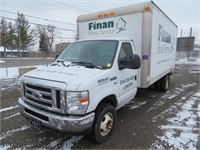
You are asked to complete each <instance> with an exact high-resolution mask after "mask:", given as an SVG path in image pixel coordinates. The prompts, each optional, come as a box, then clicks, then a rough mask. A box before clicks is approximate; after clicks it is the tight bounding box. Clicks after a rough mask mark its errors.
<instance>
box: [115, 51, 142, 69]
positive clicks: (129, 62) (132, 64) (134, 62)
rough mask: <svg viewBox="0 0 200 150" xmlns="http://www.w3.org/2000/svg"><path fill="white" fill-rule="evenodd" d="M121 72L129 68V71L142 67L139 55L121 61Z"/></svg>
mask: <svg viewBox="0 0 200 150" xmlns="http://www.w3.org/2000/svg"><path fill="white" fill-rule="evenodd" d="M118 65H119V70H122V69H125V68H128V69H139V68H140V66H141V61H140V57H139V55H137V54H134V55H133V56H132V57H131V58H130V59H120V60H119V63H118Z"/></svg>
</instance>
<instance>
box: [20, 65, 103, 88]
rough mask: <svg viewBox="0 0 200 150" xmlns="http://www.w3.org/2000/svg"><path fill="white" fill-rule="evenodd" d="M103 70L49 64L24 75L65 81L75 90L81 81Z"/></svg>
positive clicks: (68, 86)
mask: <svg viewBox="0 0 200 150" xmlns="http://www.w3.org/2000/svg"><path fill="white" fill-rule="evenodd" d="M101 72H103V70H100V69H91V68H85V67H82V66H70V67H55V66H48V67H44V68H41V69H36V70H33V71H31V72H28V73H26V74H25V75H24V76H25V77H32V78H37V79H41V80H50V81H57V82H64V83H66V84H67V89H68V90H72V91H75V90H77V88H78V86H79V85H80V84H81V83H83V82H84V81H86V80H88V79H90V78H92V77H94V76H95V75H97V74H99V73H101ZM38 82H40V81H38ZM50 86H53V85H50Z"/></svg>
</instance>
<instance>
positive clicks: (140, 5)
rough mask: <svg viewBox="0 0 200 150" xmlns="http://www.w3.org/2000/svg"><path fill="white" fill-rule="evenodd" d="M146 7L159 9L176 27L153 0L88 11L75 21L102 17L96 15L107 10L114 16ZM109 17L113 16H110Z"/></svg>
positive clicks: (134, 12) (141, 10)
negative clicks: (92, 11) (88, 12)
mask: <svg viewBox="0 0 200 150" xmlns="http://www.w3.org/2000/svg"><path fill="white" fill-rule="evenodd" d="M146 7H151V8H155V9H156V10H157V11H159V12H160V13H161V14H162V15H163V16H165V17H166V18H167V19H168V20H170V21H171V22H172V23H173V24H174V25H175V26H176V27H177V25H176V24H175V23H174V22H173V21H172V20H171V19H170V18H169V17H168V16H167V15H166V14H165V13H164V12H163V11H162V10H161V9H160V8H159V7H158V6H157V5H156V4H155V3H154V2H153V1H147V2H142V3H137V4H133V5H128V6H123V7H118V8H113V9H108V10H104V11H99V12H94V13H90V14H85V15H80V16H79V17H78V18H77V23H81V22H87V21H93V20H98V19H102V18H98V17H97V16H98V15H99V14H104V13H108V12H109V13H111V12H114V13H115V15H114V16H115V17H117V16H122V15H127V14H136V13H142V12H144V9H145V8H146ZM110 17H113V16H110ZM106 18H109V16H107V17H106Z"/></svg>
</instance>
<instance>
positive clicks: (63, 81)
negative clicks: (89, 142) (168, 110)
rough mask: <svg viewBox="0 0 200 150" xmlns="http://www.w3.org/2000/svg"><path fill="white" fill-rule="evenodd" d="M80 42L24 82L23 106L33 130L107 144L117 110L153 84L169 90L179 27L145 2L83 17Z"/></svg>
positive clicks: (23, 77) (31, 73)
mask: <svg viewBox="0 0 200 150" xmlns="http://www.w3.org/2000/svg"><path fill="white" fill-rule="evenodd" d="M77 24H78V37H79V39H80V40H79V41H76V42H73V43H71V44H70V45H69V46H68V47H67V48H66V49H65V50H64V51H63V52H62V53H61V54H60V55H59V56H58V58H57V59H56V60H55V62H54V63H52V64H50V65H49V66H47V67H45V68H41V69H36V70H33V71H31V72H28V73H26V74H25V75H24V76H22V78H21V93H22V97H21V98H19V100H18V102H19V106H20V108H21V114H22V115H23V116H24V117H26V118H27V119H28V120H29V121H30V122H31V124H32V125H34V126H37V127H45V128H50V129H53V130H59V131H61V132H67V133H70V134H82V133H85V132H89V131H91V133H92V137H93V139H95V140H96V141H97V142H98V143H103V142H105V141H106V140H107V139H108V138H109V137H110V136H111V134H112V131H113V128H114V125H115V124H116V110H117V109H119V108H121V107H122V106H124V105H125V104H127V103H128V102H129V101H131V100H132V99H134V97H135V95H136V93H137V89H138V88H147V87H149V86H150V85H152V84H153V83H157V84H156V85H158V86H159V87H162V89H164V90H166V89H167V87H168V82H167V81H169V80H168V79H169V74H170V73H171V72H172V71H173V68H174V64H175V52H176V50H175V48H176V34H177V26H176V25H175V24H174V23H173V22H172V21H171V20H170V19H169V18H168V17H167V16H166V15H165V14H164V13H163V12H162V11H161V10H160V9H159V8H158V7H157V6H156V5H155V4H154V3H153V2H145V3H140V4H135V5H130V6H126V7H121V8H116V9H112V10H107V11H103V12H98V13H92V14H88V15H83V16H80V17H79V18H78V19H77Z"/></svg>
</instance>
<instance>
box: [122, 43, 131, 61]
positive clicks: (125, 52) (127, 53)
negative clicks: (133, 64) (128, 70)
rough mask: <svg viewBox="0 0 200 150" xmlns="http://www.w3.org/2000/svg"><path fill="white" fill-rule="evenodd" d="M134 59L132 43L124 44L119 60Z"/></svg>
mask: <svg viewBox="0 0 200 150" xmlns="http://www.w3.org/2000/svg"><path fill="white" fill-rule="evenodd" d="M131 57H133V51H132V47H131V44H130V43H122V46H121V49H120V53H119V60H121V59H125V60H129V59H130V58H131Z"/></svg>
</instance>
